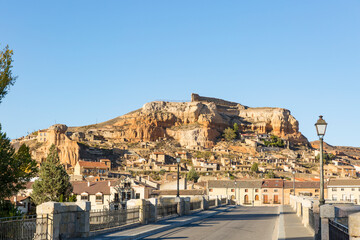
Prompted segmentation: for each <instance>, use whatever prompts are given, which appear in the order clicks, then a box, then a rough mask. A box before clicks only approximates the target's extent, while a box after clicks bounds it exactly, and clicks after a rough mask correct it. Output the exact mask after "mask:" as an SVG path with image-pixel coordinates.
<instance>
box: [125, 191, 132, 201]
mask: <svg viewBox="0 0 360 240" xmlns="http://www.w3.org/2000/svg"><path fill="white" fill-rule="evenodd" d="M130 199H131V192H128V193H127V194H126V200H130Z"/></svg>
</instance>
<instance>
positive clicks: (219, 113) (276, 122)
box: [71, 94, 307, 147]
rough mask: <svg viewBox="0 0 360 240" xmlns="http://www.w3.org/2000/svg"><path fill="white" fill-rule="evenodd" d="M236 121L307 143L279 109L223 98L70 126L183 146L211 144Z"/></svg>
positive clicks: (154, 105) (247, 128)
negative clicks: (247, 104) (171, 141)
mask: <svg viewBox="0 0 360 240" xmlns="http://www.w3.org/2000/svg"><path fill="white" fill-rule="evenodd" d="M234 123H238V124H239V126H240V130H241V131H244V132H257V133H272V134H274V135H277V136H280V137H282V138H284V139H288V140H290V141H292V142H293V143H302V144H306V143H307V139H306V138H305V137H304V136H303V135H302V134H301V133H300V132H299V124H298V121H297V120H296V119H295V118H294V117H293V116H292V115H291V114H290V111H289V110H286V109H282V108H249V107H246V106H243V105H241V104H238V103H234V102H228V101H225V100H222V99H216V98H207V97H201V96H199V95H197V94H193V95H192V101H191V102H162V101H158V102H150V103H146V104H145V105H144V106H143V107H142V108H141V109H139V110H137V111H134V112H131V113H129V114H126V115H124V116H121V117H118V118H115V119H112V120H110V121H107V122H104V123H101V124H98V125H96V126H93V128H92V127H89V126H87V127H79V128H71V131H72V132H83V133H84V135H85V136H86V135H88V133H89V132H91V134H94V135H95V136H102V137H104V138H106V139H108V140H110V141H113V142H120V141H155V140H157V139H159V138H163V137H167V138H173V139H175V140H177V141H178V142H179V143H180V144H181V145H182V146H203V147H212V146H213V145H214V142H215V141H216V140H217V138H218V137H220V136H221V134H222V132H223V131H224V129H225V128H226V127H229V126H233V124H234Z"/></svg>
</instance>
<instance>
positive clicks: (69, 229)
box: [36, 201, 91, 240]
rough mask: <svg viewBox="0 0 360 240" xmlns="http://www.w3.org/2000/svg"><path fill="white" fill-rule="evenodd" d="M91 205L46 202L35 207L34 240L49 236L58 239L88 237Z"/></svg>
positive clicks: (82, 202) (81, 202)
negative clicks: (35, 236)
mask: <svg viewBox="0 0 360 240" xmlns="http://www.w3.org/2000/svg"><path fill="white" fill-rule="evenodd" d="M90 209H91V203H90V202H85V201H80V202H75V203H73V202H71V203H70V202H67V203H58V202H46V203H43V204H40V205H39V206H37V207H36V214H37V219H36V222H37V224H36V235H37V236H39V237H37V238H36V239H37V240H40V239H43V237H45V238H46V237H47V236H50V237H51V238H52V239H53V240H59V239H60V238H78V237H88V236H89V232H90V219H89V216H90Z"/></svg>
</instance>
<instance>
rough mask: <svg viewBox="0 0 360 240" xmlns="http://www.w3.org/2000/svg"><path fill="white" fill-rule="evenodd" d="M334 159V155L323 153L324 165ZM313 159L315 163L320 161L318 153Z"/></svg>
mask: <svg viewBox="0 0 360 240" xmlns="http://www.w3.org/2000/svg"><path fill="white" fill-rule="evenodd" d="M334 158H335V155H334V154H332V153H323V163H324V164H328V163H330V162H331V160H333V159H334ZM315 159H316V160H317V161H319V160H320V153H318V155H316V157H315Z"/></svg>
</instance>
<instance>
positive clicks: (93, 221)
mask: <svg viewBox="0 0 360 240" xmlns="http://www.w3.org/2000/svg"><path fill="white" fill-rule="evenodd" d="M139 211H140V208H138V207H136V208H130V209H120V210H102V211H91V212H90V217H89V221H90V232H92V231H98V230H102V229H108V228H113V227H119V226H122V225H125V224H130V223H136V222H139Z"/></svg>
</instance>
